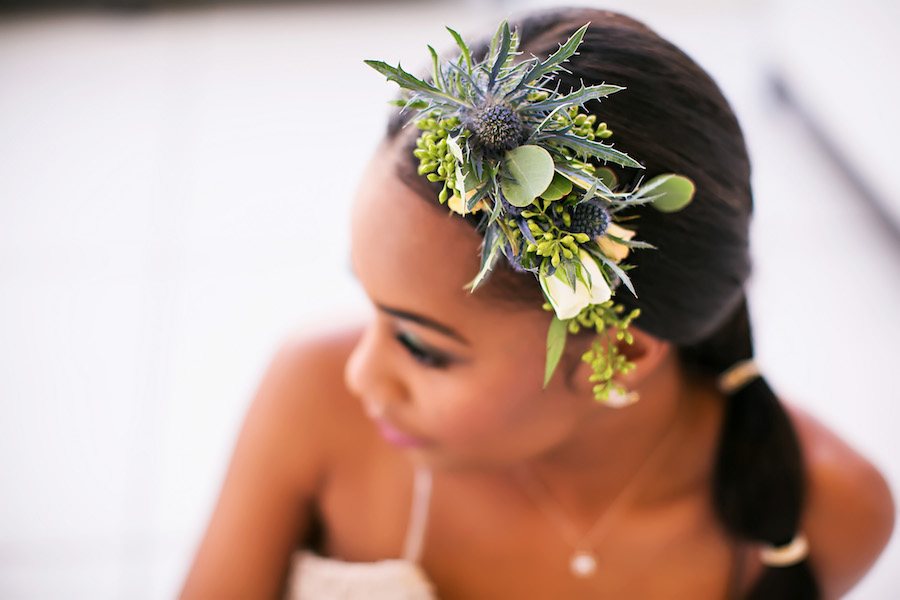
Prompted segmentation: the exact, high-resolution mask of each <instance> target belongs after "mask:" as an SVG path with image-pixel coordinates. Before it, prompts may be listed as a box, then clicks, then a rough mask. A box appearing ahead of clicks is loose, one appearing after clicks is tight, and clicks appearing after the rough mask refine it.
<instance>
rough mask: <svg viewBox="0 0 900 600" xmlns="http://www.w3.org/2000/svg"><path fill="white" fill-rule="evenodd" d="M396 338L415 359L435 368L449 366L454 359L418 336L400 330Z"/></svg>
mask: <svg viewBox="0 0 900 600" xmlns="http://www.w3.org/2000/svg"><path fill="white" fill-rule="evenodd" d="M394 338H395V339H396V340H397V341H398V342H399V343H400V345H401V346H403V348H404V349H405V350H406V351H407V352H408V353H409V355H410V356H412V357H413V359H414V360H415V361H416V362H418V363H420V364H422V365H424V366H426V367H431V368H435V369H442V368H445V367H447V366H449V365H450V364H451V363H452V362H453V359H452V358H450V357H449V356H447V355H446V354H444V353H443V352H440V351H438V350H436V349H434V348H431V347H429V346H428V345H427V344H425V343H423V342H422V341H421V340H419V339H418V338H417V337H416V336H414V335H412V334H410V333H405V332H400V333H397V334H396V335H395V336H394Z"/></svg>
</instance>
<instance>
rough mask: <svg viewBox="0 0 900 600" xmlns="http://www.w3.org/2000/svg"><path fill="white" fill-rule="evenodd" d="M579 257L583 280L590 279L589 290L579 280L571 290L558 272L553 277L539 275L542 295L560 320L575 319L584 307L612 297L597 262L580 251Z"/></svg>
mask: <svg viewBox="0 0 900 600" xmlns="http://www.w3.org/2000/svg"><path fill="white" fill-rule="evenodd" d="M579 257H580V258H581V264H582V267H583V268H584V271H585V274H584V275H585V279H588V278H590V282H591V287H590V289H588V287H587V286H586V285H584V283H582V281H581V280H580V279H579V280H576V281H575V289H574V290H573V289H572V288H571V287H570V286H569V283H568V282H567V281H565V280H564V279H561V277H562V272H560V271H557V274H558V275H554V276H553V277H545V276H543V275H541V276H540V278H539V279H540V282H541V288H543V290H544V295H545V296H546V297H547V300H549V301H550V304H551V305H552V306H553V310H554V311H555V312H556V316H557V317H558V318H559V319H561V320H565V319H571V318H573V317H576V316H577V315H578V313H580V312H581V311H582V310H584V308H585V307H587V306H590V305H592V304H601V303H603V302H606V301H607V300H609V299H610V298H611V297H612V291H611V290H610V289H609V285H608V284H607V283H606V279H605V278H604V277H603V271H601V269H600V266H599V265H598V264H597V261H595V260H594V258H593V257H592V256H591V255H590V254H588V253H587V252H586V251H585V250H582V251H581V253H580V256H579Z"/></svg>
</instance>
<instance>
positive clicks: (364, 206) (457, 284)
mask: <svg viewBox="0 0 900 600" xmlns="http://www.w3.org/2000/svg"><path fill="white" fill-rule="evenodd" d="M395 152H396V151H395V150H393V149H392V148H391V146H389V145H387V144H384V145H382V147H381V148H379V151H378V152H376V155H375V157H374V158H373V160H372V161H371V163H370V164H369V166H368V168H367V170H366V173H365V175H364V176H363V178H362V181H361V185H360V188H359V191H358V193H357V195H356V201H355V204H354V208H353V217H352V230H351V235H352V238H351V239H352V246H351V259H352V261H353V266H354V270H355V271H356V274H357V276H358V277H359V278H360V280H361V282H362V283H363V285H364V286H365V287H366V289H367V291H368V292H369V294H370V295H371V296H372V299H373V300H374V301H376V302H379V303H384V304H390V305H392V306H395V305H396V306H398V307H403V308H412V307H413V306H412V305H421V304H426V305H427V304H434V303H435V302H436V301H437V303H438V304H441V305H443V304H452V303H465V304H469V303H472V302H473V301H477V299H476V298H473V296H474V295H473V294H471V293H469V292H468V291H467V290H466V289H464V288H465V285H466V284H467V283H468V282H469V281H471V280H472V279H473V278H474V277H475V275H476V274H477V272H478V268H479V262H480V259H479V248H480V244H481V237H480V236H479V235H478V234H477V233H476V232H475V231H474V230H472V228H470V227H469V226H468V225H466V224H465V223H464V222H462V220H461V219H458V218H455V217H454V216H453V215H452V214H450V212H449V210H447V209H446V208H445V207H441V206H436V205H435V204H434V203H432V202H430V201H429V200H427V199H425V198H422V197H420V196H419V195H418V194H417V193H416V192H415V191H413V190H412V189H411V188H410V187H408V186H407V185H406V184H405V183H403V181H402V180H401V179H400V178H399V177H398V175H397V171H396V168H395V160H396V155H395ZM435 202H436V201H435Z"/></svg>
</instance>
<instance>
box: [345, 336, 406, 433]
mask: <svg viewBox="0 0 900 600" xmlns="http://www.w3.org/2000/svg"><path fill="white" fill-rule="evenodd" d="M395 373H396V371H395V370H394V369H393V367H392V365H391V363H390V353H389V352H385V351H384V348H383V347H382V346H381V336H380V334H379V332H378V331H377V329H376V325H374V324H372V325H369V326H368V327H366V329H365V331H364V332H363V334H362V336H360V338H359V341H358V342H357V343H356V346H355V347H354V348H353V350H352V351H351V353H350V356H349V357H348V358H347V364H346V365H345V366H344V382H345V384H346V385H347V389H349V390H350V391H351V392H352V393H353V394H355V395H356V396H357V397H358V398H359V399H360V400H361V401H362V403H363V408H364V409H365V411H366V413H367V414H368V415H369V416H370V417H372V418H378V417H380V416H382V415H384V414H385V413H386V412H388V411H389V409H390V407H391V406H392V405H394V404H397V403H399V402H402V401H403V399H404V398H405V397H406V391H405V388H404V386H403V384H402V382H401V381H400V380H399V379H398V378H397V377H396V376H395Z"/></svg>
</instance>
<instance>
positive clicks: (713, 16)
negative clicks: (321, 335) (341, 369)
mask: <svg viewBox="0 0 900 600" xmlns="http://www.w3.org/2000/svg"><path fill="white" fill-rule="evenodd" d="M538 4H544V3H540V2H520V3H516V5H515V7H516V9H517V10H518V9H519V8H522V7H525V6H531V5H538ZM510 5H511V4H504V3H493V4H491V3H478V2H475V1H470V2H463V3H458V2H457V3H451V2H447V3H433V4H427V5H421V6H420V5H419V4H417V3H408V4H396V5H380V4H374V3H372V4H365V3H358V4H351V5H346V6H342V5H333V4H332V5H313V7H310V6H306V7H304V6H297V7H287V6H282V7H260V8H237V7H233V8H220V9H197V10H183V11H168V12H162V13H147V14H142V15H108V14H106V15H104V14H48V15H38V16H27V17H26V16H20V17H15V18H12V17H7V18H6V19H5V20H3V21H0V597H2V598H4V599H6V598H10V599H50V598H91V599H105V598H128V599H134V600H142V599H163V598H171V597H173V596H175V594H176V593H177V589H178V587H179V585H180V582H181V579H182V577H183V575H184V571H185V569H186V568H187V566H188V563H189V560H190V557H191V555H192V552H193V550H194V546H195V544H196V542H197V539H198V536H199V535H200V534H201V532H202V529H203V527H204V526H205V522H206V519H207V516H208V514H209V511H210V509H211V506H212V503H213V501H214V499H215V496H216V493H217V489H218V486H219V483H220V481H221V476H222V474H223V470H224V468H225V466H226V464H227V460H228V455H229V452H230V449H231V445H232V443H233V441H234V436H235V434H236V432H237V428H238V426H239V424H240V421H241V419H242V416H243V412H244V410H245V409H246V406H247V403H248V401H249V399H250V397H251V395H252V393H253V390H254V388H255V386H256V384H257V382H258V380H259V378H260V376H261V371H262V369H264V368H265V366H266V364H267V362H268V360H269V358H270V356H271V354H272V352H273V351H274V350H275V348H276V347H277V346H278V345H279V343H280V342H281V341H282V340H283V339H284V338H285V337H287V336H289V335H293V334H298V333H299V334H300V335H303V334H308V333H309V332H311V331H312V330H314V329H320V328H323V327H328V326H334V325H339V324H340V323H343V322H346V321H349V320H354V321H355V320H358V319H360V318H361V317H362V316H363V315H364V314H365V310H366V309H365V303H364V299H363V295H362V293H361V292H360V290H359V289H358V288H357V287H356V285H355V283H354V282H353V279H352V277H351V275H350V272H349V267H348V257H347V248H348V237H347V218H348V208H349V203H350V200H351V198H352V195H353V191H354V188H355V187H356V184H357V179H358V177H359V176H360V174H361V171H362V167H363V164H364V163H365V161H366V160H367V157H368V155H369V154H370V153H371V151H372V150H373V148H374V146H375V144H376V143H377V141H378V139H379V137H380V135H381V133H382V131H383V127H384V122H385V118H386V115H387V112H388V110H389V107H388V106H387V105H386V101H387V100H388V99H389V98H391V97H392V96H393V94H394V92H395V88H394V86H392V85H388V84H386V83H385V82H384V81H383V79H382V78H381V76H379V75H377V74H376V73H375V72H374V71H371V70H370V69H368V68H367V67H365V66H364V65H363V63H362V60H363V59H366V58H377V59H382V60H386V61H388V62H390V63H396V62H397V61H402V62H403V64H404V65H407V66H408V67H410V68H412V67H416V66H418V65H422V64H423V63H424V59H425V57H426V56H427V55H426V53H425V44H427V43H431V44H432V45H435V46H436V47H439V48H442V47H443V48H447V47H450V45H451V44H452V40H451V39H450V37H449V35H447V34H446V32H445V31H444V30H443V26H444V25H449V26H452V27H454V28H455V29H457V30H460V31H462V32H470V31H473V30H478V31H481V30H487V29H491V28H493V27H494V26H495V24H496V22H497V21H498V20H499V18H501V17H504V16H506V14H507V11H508V10H509V7H510ZM606 6H608V7H611V8H617V9H619V10H622V11H624V12H627V13H629V14H632V15H634V16H637V17H639V18H642V19H643V20H645V21H646V22H647V23H648V24H650V25H651V26H653V27H654V28H656V29H657V30H658V31H659V32H660V33H662V34H663V35H664V36H666V37H668V38H670V39H672V40H673V41H674V42H675V43H677V44H678V45H680V46H681V47H683V48H684V49H685V50H686V51H687V52H688V53H689V54H691V55H692V56H694V57H695V58H696V59H697V60H698V62H700V64H702V65H704V66H705V67H706V68H707V69H709V70H710V71H711V72H712V74H713V76H714V77H715V78H716V79H717V80H718V81H719V82H720V84H721V86H722V87H723V89H724V91H725V93H726V95H727V96H728V97H729V98H730V99H731V100H732V103H733V105H734V107H735V109H736V111H737V113H738V116H739V117H740V119H741V120H742V123H743V125H744V128H745V131H746V134H747V138H748V142H749V145H750V149H751V154H752V157H753V160H754V166H755V174H754V184H755V189H756V198H757V218H756V221H755V224H754V230H753V238H754V243H755V257H756V271H755V275H754V277H753V279H752V281H751V282H750V288H749V289H750V294H751V300H752V309H753V313H754V317H755V320H756V328H757V337H758V354H759V359H760V362H761V363H762V365H763V367H764V369H765V371H766V373H767V374H768V376H769V378H770V380H771V381H772V382H773V383H774V385H775V387H776V388H777V389H778V390H779V391H780V392H781V393H782V394H783V395H784V396H785V397H787V398H789V399H791V400H793V401H795V402H796V403H798V404H801V405H803V406H805V407H806V408H807V409H808V410H810V411H811V412H813V413H814V414H815V415H817V416H818V417H819V418H820V419H821V420H822V421H824V422H826V423H827V424H828V425H830V426H831V427H832V428H834V429H835V430H837V431H838V432H839V433H840V434H841V435H843V436H844V437H845V438H846V439H848V440H849V441H850V442H851V443H853V444H854V445H855V446H856V447H857V448H859V449H860V451H861V452H863V453H864V454H865V455H867V456H868V457H870V458H871V459H872V460H874V461H875V462H876V464H878V465H879V466H880V467H881V468H882V470H883V471H884V472H885V474H886V476H887V477H888V478H889V480H890V482H891V483H892V485H893V486H894V487H896V485H897V483H898V482H900V460H898V459H897V454H898V453H897V449H898V444H897V442H896V441H895V440H896V436H897V433H896V424H897V419H896V410H895V408H894V404H895V401H896V400H897V399H898V397H900V394H898V392H897V391H896V387H895V385H894V384H895V380H896V375H895V372H896V369H897V364H898V358H900V353H898V350H897V340H898V339H900V319H898V318H897V317H896V316H895V311H896V307H897V306H900V246H898V237H897V235H896V230H892V229H891V227H890V226H888V225H887V223H888V221H887V220H886V219H885V218H884V216H883V215H882V216H880V215H879V214H878V213H877V212H876V211H874V210H873V209H872V208H871V206H870V205H869V204H867V203H866V202H864V201H863V200H862V199H861V198H860V196H859V195H858V194H857V193H856V192H855V190H854V189H853V188H852V187H850V186H849V185H848V183H847V181H846V179H845V178H844V177H842V176H841V175H840V173H839V172H838V171H837V169H836V167H834V165H833V164H832V163H831V162H829V160H828V158H827V156H826V155H825V154H824V153H823V152H822V150H821V149H820V148H819V147H818V146H817V145H816V144H815V143H814V142H813V139H812V138H811V137H810V136H809V135H808V133H807V131H806V130H805V129H804V127H803V126H802V125H801V123H800V122H799V120H798V119H797V118H796V115H795V114H794V113H793V112H792V111H791V110H790V109H788V108H787V107H786V106H785V105H784V104H781V103H779V102H778V101H777V99H776V98H775V97H774V95H773V94H772V92H771V88H770V86H769V76H770V75H771V74H772V73H773V72H780V73H783V74H784V75H785V76H786V77H787V80H788V81H789V83H791V84H792V85H794V86H795V91H796V92H797V95H798V98H799V99H800V101H801V102H802V103H803V104H804V106H805V107H806V108H807V109H808V110H809V111H810V112H811V113H812V114H814V115H815V116H816V118H818V119H819V120H820V122H822V123H825V124H827V125H828V127H827V129H828V131H829V135H831V136H832V138H833V139H837V140H838V141H839V142H840V143H841V144H843V145H844V146H846V147H847V149H848V156H850V158H851V159H852V160H851V162H852V163H853V164H854V165H855V166H856V168H857V169H858V170H859V171H860V172H861V173H862V174H863V176H864V177H865V180H866V181H867V183H868V184H869V185H870V186H871V188H872V189H874V190H877V192H878V195H879V196H880V197H881V198H882V200H884V201H885V202H886V204H884V205H883V206H885V207H886V208H884V209H883V210H884V211H885V213H886V214H891V212H892V211H894V210H896V206H898V204H897V186H896V183H895V178H893V177H892V176H891V175H892V167H893V165H891V164H888V162H887V161H889V160H892V159H893V158H894V156H895V155H896V153H895V152H893V149H892V147H889V146H888V144H891V146H892V145H893V142H894V141H895V140H896V139H897V135H895V134H898V133H900V131H898V119H897V117H896V116H894V115H893V113H892V112H891V111H890V110H889V109H892V108H893V107H888V106H887V102H889V101H890V102H895V99H896V97H897V95H896V92H897V90H898V85H897V81H896V79H893V80H892V79H890V78H891V77H895V76H893V75H892V72H895V71H896V69H895V67H894V66H893V64H892V63H893V62H895V61H889V60H888V58H887V57H893V58H894V59H896V57H897V56H898V55H900V52H898V46H897V43H896V42H889V40H888V35H887V32H888V30H891V31H895V30H896V25H897V24H900V20H898V18H897V17H898V9H897V8H896V6H895V3H893V2H889V1H888V0H885V1H883V2H878V1H877V0H858V1H856V2H854V3H853V7H852V10H850V8H851V7H849V3H834V4H833V5H831V6H829V5H828V2H817V3H813V2H810V1H803V0H794V1H789V2H779V3H778V4H774V3H773V4H766V3H762V2H751V1H749V0H748V1H745V2H739V1H715V2H714V1H712V0H709V1H701V0H695V1H693V2H689V1H682V2H674V1H673V2H664V1H662V0H657V1H656V2H654V1H650V0H647V1H643V2H625V1H619V2H608V3H606ZM892 203H893V204H892ZM898 556H900V551H898V549H897V544H893V545H892V546H890V547H889V551H888V552H887V554H885V556H884V557H883V558H882V560H881V562H880V563H879V565H878V566H877V567H876V569H875V570H874V571H873V573H872V574H871V575H870V576H869V577H868V578H867V579H866V580H865V581H864V582H863V584H862V585H861V586H860V587H859V588H858V589H857V591H856V592H855V593H854V594H852V596H851V597H852V598H857V599H884V600H887V599H889V598H897V597H900V577H898V576H897V574H896V567H897V566H898ZM892 566H893V567H894V568H893V569H892V568H891V567H892Z"/></svg>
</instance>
